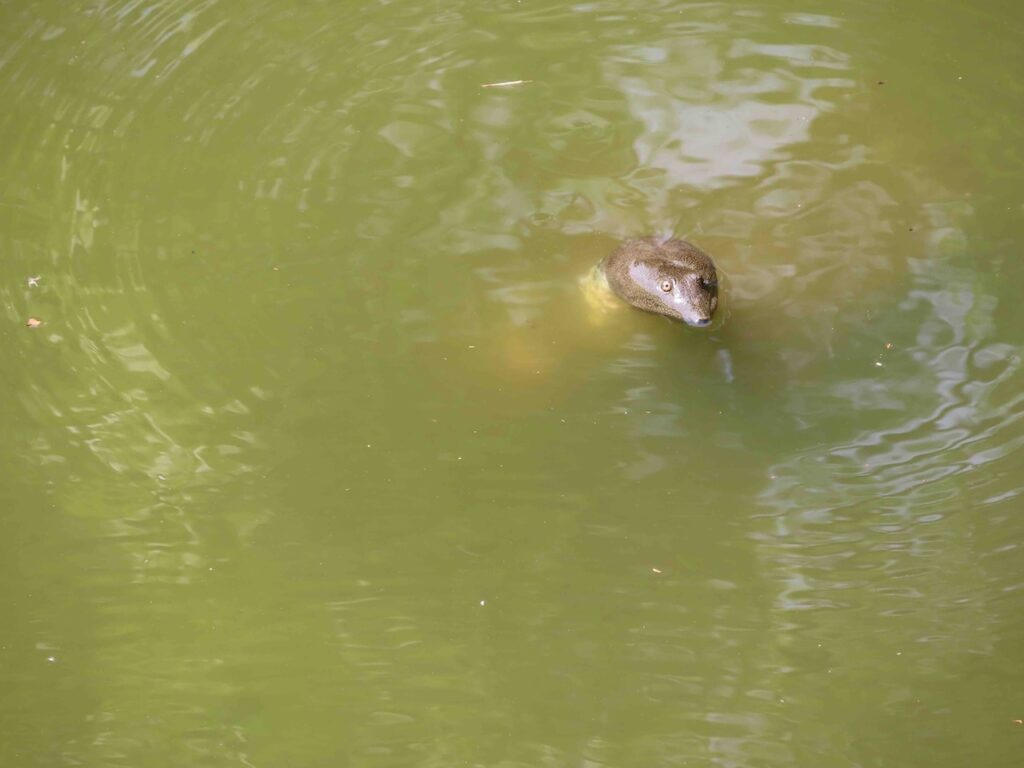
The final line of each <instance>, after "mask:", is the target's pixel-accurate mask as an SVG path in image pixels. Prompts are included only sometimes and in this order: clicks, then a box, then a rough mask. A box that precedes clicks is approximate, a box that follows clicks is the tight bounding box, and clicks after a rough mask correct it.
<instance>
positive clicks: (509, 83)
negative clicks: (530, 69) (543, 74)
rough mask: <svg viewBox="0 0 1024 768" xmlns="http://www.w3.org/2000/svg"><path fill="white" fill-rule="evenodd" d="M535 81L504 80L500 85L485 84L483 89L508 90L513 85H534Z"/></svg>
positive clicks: (482, 86)
mask: <svg viewBox="0 0 1024 768" xmlns="http://www.w3.org/2000/svg"><path fill="white" fill-rule="evenodd" d="M532 82H533V80H504V81H502V82H500V83H483V84H482V85H481V86H480V87H481V88H508V87H509V86H513V85H525V84H526V83H532Z"/></svg>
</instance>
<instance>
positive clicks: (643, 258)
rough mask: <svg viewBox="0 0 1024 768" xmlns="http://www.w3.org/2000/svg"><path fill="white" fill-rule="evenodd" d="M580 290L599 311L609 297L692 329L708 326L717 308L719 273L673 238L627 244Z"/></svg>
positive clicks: (700, 253)
mask: <svg viewBox="0 0 1024 768" xmlns="http://www.w3.org/2000/svg"><path fill="white" fill-rule="evenodd" d="M584 289H585V291H586V293H587V296H588V299H590V300H591V301H592V303H594V304H596V305H598V306H604V307H607V306H608V301H609V298H610V297H609V295H608V294H609V292H610V293H612V294H614V295H615V296H618V297H619V298H620V299H622V300H623V301H625V302H626V303H627V304H631V305H632V306H634V307H636V308H637V309H642V310H644V311H645V312H653V313H655V314H659V315H664V316H666V317H670V318H672V319H673V320H682V321H683V322H684V323H686V324H687V325H691V326H694V327H696V328H704V327H707V326H708V325H710V324H711V319H712V317H713V315H714V313H715V309H717V307H718V273H717V271H716V270H715V265H714V262H713V261H712V260H711V257H710V256H708V255H707V254H706V253H704V251H702V250H701V249H700V248H698V247H697V246H695V245H693V244H692V243H688V242H686V241H685V240H679V239H676V238H669V239H663V238H656V237H640V238H634V239H632V240H627V241H626V242H624V243H623V244H622V245H620V246H619V247H618V248H616V249H615V250H614V251H612V252H611V253H610V254H608V255H607V256H606V257H605V258H604V259H602V260H601V263H600V264H598V265H597V266H596V267H594V269H593V270H592V271H591V273H590V275H589V276H588V277H587V278H586V279H585V280H584ZM602 294H603V295H602Z"/></svg>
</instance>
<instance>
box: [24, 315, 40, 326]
mask: <svg viewBox="0 0 1024 768" xmlns="http://www.w3.org/2000/svg"><path fill="white" fill-rule="evenodd" d="M42 324H43V321H42V320H40V319H39V318H38V317H30V318H29V319H28V320H26V321H25V325H27V326H28V327H29V328H38V327H39V326H41V325H42Z"/></svg>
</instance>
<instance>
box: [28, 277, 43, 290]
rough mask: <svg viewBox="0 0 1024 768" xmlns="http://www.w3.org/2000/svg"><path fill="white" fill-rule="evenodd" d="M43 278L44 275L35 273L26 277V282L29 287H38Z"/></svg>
mask: <svg viewBox="0 0 1024 768" xmlns="http://www.w3.org/2000/svg"><path fill="white" fill-rule="evenodd" d="M42 279H43V277H42V275H34V276H32V277H26V278H25V284H26V285H27V286H28V287H29V288H38V287H39V281H40V280H42Z"/></svg>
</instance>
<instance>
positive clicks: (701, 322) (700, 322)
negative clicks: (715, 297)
mask: <svg viewBox="0 0 1024 768" xmlns="http://www.w3.org/2000/svg"><path fill="white" fill-rule="evenodd" d="M693 324H694V325H696V326H697V327H698V328H703V327H704V326H705V325H711V318H710V317H698V318H697V319H696V320H694V321H693Z"/></svg>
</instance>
